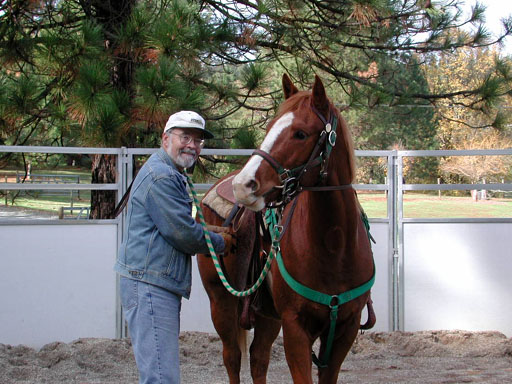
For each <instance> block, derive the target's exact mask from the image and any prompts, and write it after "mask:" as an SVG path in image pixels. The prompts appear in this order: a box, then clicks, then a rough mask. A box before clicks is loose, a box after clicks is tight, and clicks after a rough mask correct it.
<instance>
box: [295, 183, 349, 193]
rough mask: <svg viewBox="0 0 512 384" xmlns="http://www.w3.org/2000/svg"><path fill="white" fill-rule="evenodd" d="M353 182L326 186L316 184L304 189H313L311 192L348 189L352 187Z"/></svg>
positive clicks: (303, 188)
mask: <svg viewBox="0 0 512 384" xmlns="http://www.w3.org/2000/svg"><path fill="white" fill-rule="evenodd" d="M352 188H353V187H352V184H343V185H325V186H314V187H302V190H303V191H311V192H329V191H344V190H347V189H352Z"/></svg>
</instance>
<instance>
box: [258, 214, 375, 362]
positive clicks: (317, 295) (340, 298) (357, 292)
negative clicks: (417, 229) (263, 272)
mask: <svg viewBox="0 0 512 384" xmlns="http://www.w3.org/2000/svg"><path fill="white" fill-rule="evenodd" d="M265 218H266V220H267V223H268V224H269V226H270V228H272V229H273V228H275V227H277V218H276V214H275V211H274V210H270V209H269V210H267V212H266V214H265ZM363 221H365V220H364V219H363ZM365 227H366V228H367V233H368V236H370V232H369V224H368V219H366V222H365ZM273 232H275V231H274V230H272V231H271V233H273ZM273 236H274V235H273ZM276 260H277V265H278V267H279V272H280V273H281V276H282V277H283V279H284V280H285V281H286V283H287V284H288V285H289V286H290V288H292V289H293V290H294V291H295V292H296V293H298V294H299V295H301V296H302V297H305V298H306V299H309V300H311V301H314V302H315V303H319V304H323V305H327V306H328V307H329V308H330V309H331V312H330V316H329V317H330V325H329V334H328V336H327V346H326V349H325V352H324V354H323V356H322V358H321V360H320V359H319V358H318V357H316V355H315V354H314V353H313V362H314V363H315V364H316V365H317V366H318V367H319V368H325V367H327V362H328V361H329V358H330V356H331V350H332V345H333V342H334V334H335V331H336V320H337V318H338V309H339V307H340V305H342V304H345V303H348V302H349V301H351V300H353V299H355V298H357V297H359V296H361V295H363V294H364V293H366V292H368V291H369V290H370V289H371V287H372V286H373V284H374V283H375V262H374V264H373V276H372V277H371V279H370V280H368V281H367V282H366V283H364V284H362V285H360V286H359V287H356V288H354V289H351V290H349V291H346V292H342V293H340V294H338V295H328V294H325V293H323V292H319V291H315V290H314V289H311V288H309V287H306V286H305V285H303V284H301V283H299V282H298V281H297V280H295V279H294V278H293V277H292V275H290V273H289V272H288V271H287V270H286V267H285V266H284V262H283V257H282V255H281V250H280V249H279V248H278V249H277V252H276Z"/></svg>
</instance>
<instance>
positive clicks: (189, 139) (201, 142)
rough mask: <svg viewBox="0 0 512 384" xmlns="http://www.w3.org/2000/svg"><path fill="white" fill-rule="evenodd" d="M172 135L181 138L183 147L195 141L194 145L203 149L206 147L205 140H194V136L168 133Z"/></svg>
mask: <svg viewBox="0 0 512 384" xmlns="http://www.w3.org/2000/svg"><path fill="white" fill-rule="evenodd" d="M168 133H169V134H170V135H175V136H178V137H179V138H180V143H181V144H182V145H188V144H190V143H191V142H192V140H194V143H195V144H196V145H197V146H198V147H202V146H203V145H204V139H194V136H192V135H187V134H186V133H174V132H168Z"/></svg>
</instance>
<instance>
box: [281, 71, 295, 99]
mask: <svg viewBox="0 0 512 384" xmlns="http://www.w3.org/2000/svg"><path fill="white" fill-rule="evenodd" d="M283 92H284V98H285V99H287V98H289V97H291V96H293V95H295V94H296V93H297V92H299V90H298V89H297V87H296V86H295V85H293V83H292V80H291V79H290V77H289V76H288V75H287V74H286V73H285V74H283Z"/></svg>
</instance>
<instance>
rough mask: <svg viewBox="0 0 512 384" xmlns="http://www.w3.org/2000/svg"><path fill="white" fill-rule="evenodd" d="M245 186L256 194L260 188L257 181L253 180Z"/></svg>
mask: <svg viewBox="0 0 512 384" xmlns="http://www.w3.org/2000/svg"><path fill="white" fill-rule="evenodd" d="M245 186H246V187H247V188H248V189H250V190H251V191H252V192H256V191H257V190H258V188H259V187H260V186H259V184H258V182H257V181H256V180H251V181H249V182H247V184H245Z"/></svg>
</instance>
